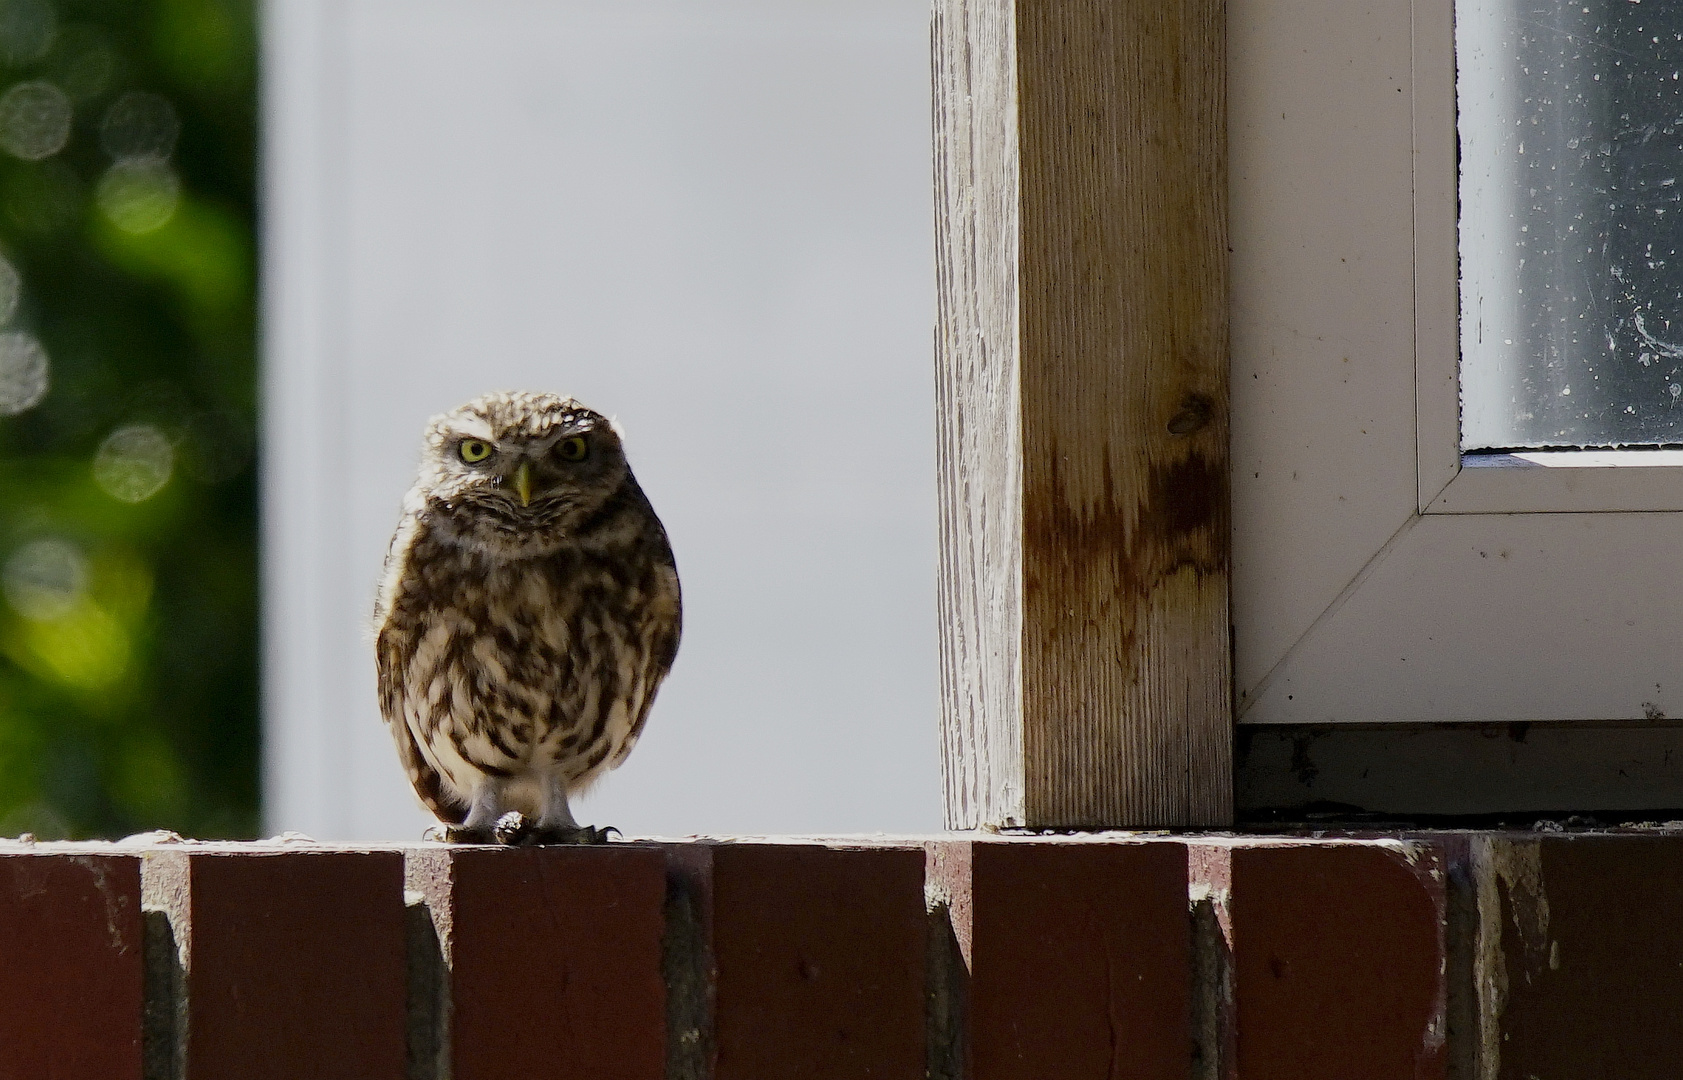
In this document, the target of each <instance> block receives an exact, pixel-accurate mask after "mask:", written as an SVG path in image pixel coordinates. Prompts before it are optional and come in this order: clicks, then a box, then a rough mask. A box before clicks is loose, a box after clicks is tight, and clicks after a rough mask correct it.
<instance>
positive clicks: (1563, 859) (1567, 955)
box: [1478, 835, 1683, 1080]
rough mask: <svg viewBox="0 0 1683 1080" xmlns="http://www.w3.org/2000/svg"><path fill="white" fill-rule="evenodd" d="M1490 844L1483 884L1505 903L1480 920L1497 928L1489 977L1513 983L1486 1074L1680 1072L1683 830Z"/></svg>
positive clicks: (1487, 894)
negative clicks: (1496, 968) (1494, 1057)
mask: <svg viewBox="0 0 1683 1080" xmlns="http://www.w3.org/2000/svg"><path fill="white" fill-rule="evenodd" d="M1485 852H1486V853H1487V854H1486V857H1485V858H1483V859H1481V860H1480V864H1479V866H1478V873H1479V875H1480V876H1481V879H1482V880H1481V884H1482V885H1483V886H1484V888H1482V889H1481V890H1480V892H1481V893H1483V894H1484V902H1485V904H1486V905H1489V904H1492V903H1494V904H1496V905H1497V906H1496V907H1495V908H1494V909H1493V910H1486V911H1485V912H1484V918H1483V920H1482V921H1483V924H1484V930H1485V932H1487V933H1496V934H1499V935H1500V939H1499V941H1497V942H1495V943H1494V944H1495V945H1496V947H1497V948H1496V956H1497V957H1499V959H1498V960H1497V962H1498V963H1499V964H1500V971H1493V972H1488V973H1487V974H1488V975H1489V976H1490V977H1491V978H1492V979H1493V980H1494V981H1496V982H1498V983H1499V984H1502V985H1505V987H1506V993H1505V995H1504V996H1503V1000H1502V1001H1501V1002H1499V1005H1500V1008H1499V1010H1498V1012H1497V1016H1496V1018H1495V1023H1496V1024H1497V1025H1498V1026H1497V1030H1496V1031H1495V1032H1494V1033H1493V1034H1494V1037H1493V1038H1491V1039H1489V1040H1487V1042H1486V1047H1487V1048H1488V1049H1490V1050H1493V1051H1495V1052H1496V1053H1497V1055H1498V1057H1499V1062H1496V1063H1489V1065H1498V1064H1499V1069H1497V1070H1495V1071H1493V1072H1490V1073H1486V1074H1485V1075H1496V1076H1500V1077H1503V1078H1508V1077H1513V1078H1517V1080H1525V1078H1527V1077H1531V1076H1536V1077H1541V1078H1543V1080H1578V1078H1584V1080H1599V1078H1601V1077H1618V1078H1619V1080H1661V1078H1664V1080H1672V1078H1675V1077H1677V1076H1678V1075H1680V1073H1683V1049H1679V1048H1680V1047H1683V1007H1680V1003H1683V836H1630V835H1625V836H1605V835H1603V836H1583V835H1578V836H1550V837H1543V838H1538V837H1514V838H1505V839H1504V838H1496V839H1492V840H1488V841H1486V846H1485ZM1490 854H1494V855H1495V856H1496V857H1495V858H1491V857H1489V856H1490ZM1487 1015H1488V1010H1487ZM1487 1067H1488V1065H1487Z"/></svg>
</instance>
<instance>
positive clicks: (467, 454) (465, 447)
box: [456, 439, 491, 465]
mask: <svg viewBox="0 0 1683 1080" xmlns="http://www.w3.org/2000/svg"><path fill="white" fill-rule="evenodd" d="M456 453H457V455H458V456H460V457H461V459H462V460H463V461H465V462H467V463H468V464H469V465H474V464H477V463H478V462H481V461H484V460H485V459H486V458H488V457H490V456H491V444H490V443H487V442H481V441H479V440H478V439H463V440H462V442H461V445H459V446H457V447H456Z"/></svg>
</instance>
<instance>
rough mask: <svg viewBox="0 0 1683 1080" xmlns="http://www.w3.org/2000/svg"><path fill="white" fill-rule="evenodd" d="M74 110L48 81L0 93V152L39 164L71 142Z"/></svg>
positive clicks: (24, 83)
mask: <svg viewBox="0 0 1683 1080" xmlns="http://www.w3.org/2000/svg"><path fill="white" fill-rule="evenodd" d="M74 116H75V109H74V108H72V106H71V104H70V98H69V97H68V96H67V95H66V94H65V92H64V91H63V90H60V89H59V88H58V87H56V86H54V85H53V84H52V83H50V82H42V81H40V80H35V81H32V82H22V83H18V84H17V85H16V86H14V87H12V88H11V89H10V90H7V91H6V92H5V93H4V94H0V149H3V150H5V151H6V152H7V153H8V154H11V155H12V156H14V157H20V158H23V159H24V160H25V161H40V160H41V159H42V158H47V157H52V156H53V155H54V154H56V153H58V152H59V151H60V150H63V149H64V144H65V143H67V142H69V141H70V121H71V119H72V118H73V117H74Z"/></svg>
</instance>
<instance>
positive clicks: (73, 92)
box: [47, 26, 117, 101]
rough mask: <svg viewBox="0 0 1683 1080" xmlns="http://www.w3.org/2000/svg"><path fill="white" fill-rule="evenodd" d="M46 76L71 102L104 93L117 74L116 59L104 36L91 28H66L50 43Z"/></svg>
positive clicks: (86, 99) (88, 98)
mask: <svg viewBox="0 0 1683 1080" xmlns="http://www.w3.org/2000/svg"><path fill="white" fill-rule="evenodd" d="M47 73H48V75H49V76H50V77H51V78H52V80H53V82H54V84H56V85H57V86H59V87H60V88H61V89H63V90H64V92H65V93H67V94H69V95H70V100H72V101H88V100H90V99H92V98H97V97H99V96H100V95H101V94H103V93H105V90H106V87H108V86H110V85H111V78H112V76H114V75H116V73H117V56H116V54H115V53H114V52H113V51H112V49H111V44H110V42H109V41H107V40H106V37H105V35H104V34H102V33H101V32H100V31H99V30H98V29H96V28H94V27H92V26H66V27H65V28H64V29H63V30H61V31H59V34H58V37H57V39H56V40H55V41H54V42H53V54H52V56H51V57H49V58H48V62H47Z"/></svg>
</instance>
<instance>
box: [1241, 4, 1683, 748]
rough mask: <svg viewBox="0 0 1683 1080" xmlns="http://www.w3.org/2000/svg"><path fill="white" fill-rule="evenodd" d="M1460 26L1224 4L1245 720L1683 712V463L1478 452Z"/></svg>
mask: <svg viewBox="0 0 1683 1080" xmlns="http://www.w3.org/2000/svg"><path fill="white" fill-rule="evenodd" d="M1453 19H1454V11H1453V2H1452V0H1413V2H1412V3H1408V2H1402V0H1389V2H1386V0H1374V2H1369V3H1351V2H1349V0H1237V2H1235V3H1234V4H1232V5H1231V6H1230V7H1229V49H1230V80H1231V81H1230V88H1229V100H1230V129H1229V140H1230V148H1231V152H1232V175H1231V181H1230V182H1231V200H1232V211H1231V213H1232V222H1231V225H1232V234H1233V250H1234V254H1233V388H1234V399H1233V430H1234V447H1233V449H1234V560H1235V573H1234V622H1235V654H1236V655H1235V661H1236V666H1235V680H1236V695H1235V697H1236V703H1237V712H1238V720H1239V722H1240V723H1241V724H1317V725H1319V724H1334V725H1337V724H1351V723H1358V724H1359V723H1445V722H1492V721H1500V722H1509V723H1513V722H1520V723H1532V722H1548V721H1607V720H1633V721H1644V720H1651V719H1653V718H1654V717H1656V716H1661V715H1666V714H1670V715H1680V714H1683V685H1674V684H1683V679H1677V678H1676V674H1677V669H1678V667H1679V666H1680V662H1683V583H1679V582H1676V581H1673V580H1671V579H1672V578H1673V577H1675V576H1676V575H1673V574H1671V573H1670V571H1669V570H1668V568H1667V566H1666V563H1667V562H1668V560H1667V559H1666V557H1665V556H1666V553H1667V552H1670V551H1683V514H1679V513H1678V511H1683V468H1680V467H1678V466H1677V465H1675V464H1671V462H1673V461H1675V460H1676V458H1675V456H1674V455H1666V454H1654V453H1652V452H1645V451H1633V452H1629V453H1625V454H1619V455H1598V456H1597V457H1595V458H1591V459H1588V460H1591V461H1594V462H1595V464H1594V465H1592V466H1591V467H1572V468H1558V467H1552V466H1553V464H1554V463H1556V462H1558V461H1559V460H1560V459H1559V458H1557V457H1554V456H1551V455H1535V456H1533V455H1527V457H1526V458H1517V457H1512V456H1509V457H1502V458H1496V459H1494V460H1491V459H1485V460H1484V461H1483V462H1480V461H1478V460H1477V459H1475V460H1472V461H1464V460H1463V459H1462V457H1461V454H1460V430H1459V429H1460V416H1459V384H1458V374H1459V373H1458V365H1459V299H1458V280H1457V279H1458V272H1457V247H1456V229H1457V221H1456V214H1457V196H1458V191H1457V176H1456V131H1455V124H1454V118H1455V83H1454V40H1453V26H1454V21H1453ZM1393 94H1395V97H1392V96H1391V95H1393ZM1365 163H1371V169H1370V170H1369V171H1367V172H1365V173H1364V164H1365ZM1405 181H1406V184H1407V185H1408V190H1404V183H1405ZM1410 366H1411V367H1412V371H1411V372H1410V371H1409V368H1410ZM1580 460H1584V459H1580ZM1626 462H1629V463H1630V464H1636V465H1642V466H1646V467H1634V468H1633V467H1628V466H1627V464H1626Z"/></svg>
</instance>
